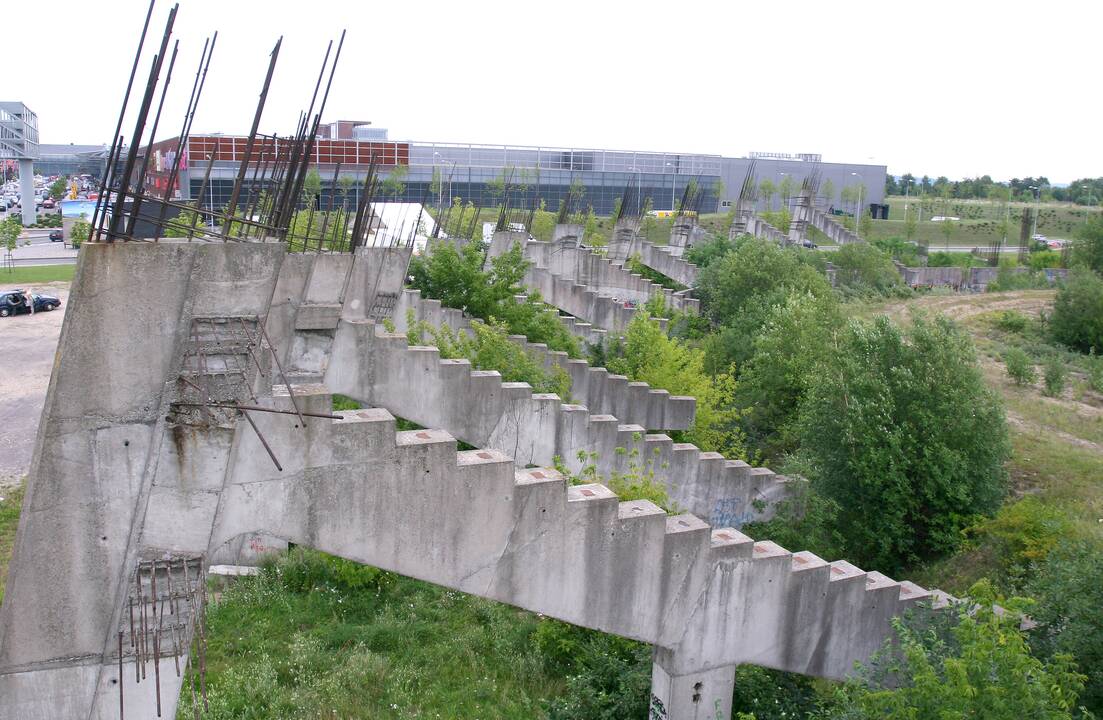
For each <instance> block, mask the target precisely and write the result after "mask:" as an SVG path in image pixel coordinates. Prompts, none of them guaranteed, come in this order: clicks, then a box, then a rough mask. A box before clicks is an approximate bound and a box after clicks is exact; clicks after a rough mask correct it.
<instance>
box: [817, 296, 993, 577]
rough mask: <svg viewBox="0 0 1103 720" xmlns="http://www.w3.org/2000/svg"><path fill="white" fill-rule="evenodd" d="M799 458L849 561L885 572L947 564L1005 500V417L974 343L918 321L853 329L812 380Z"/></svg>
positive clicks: (938, 323) (940, 324)
mask: <svg viewBox="0 0 1103 720" xmlns="http://www.w3.org/2000/svg"><path fill="white" fill-rule="evenodd" d="M813 374H814V377H813V379H812V381H811V384H810V388H809V390H808V393H807V395H806V396H805V399H804V402H803V403H802V407H801V418H800V440H801V448H802V451H803V452H804V453H805V454H806V456H807V457H808V461H809V464H810V466H811V467H812V468H813V469H814V475H813V477H812V478H811V480H812V482H813V485H814V488H815V490H816V492H819V493H822V494H823V495H825V496H826V497H828V498H830V499H832V500H834V501H835V502H836V503H837V504H838V507H839V521H838V525H839V530H840V532H841V533H842V536H843V538H844V548H843V549H844V550H845V554H846V555H847V557H850V558H851V559H853V560H856V561H857V562H858V563H859V564H861V563H867V564H869V565H870V566H872V567H877V568H880V569H882V570H885V571H888V572H891V571H894V570H897V569H899V568H900V567H901V566H903V565H905V564H909V563H912V562H914V561H916V560H920V559H925V558H930V557H934V556H938V555H942V554H945V553H948V552H950V551H952V550H954V549H955V548H956V547H957V546H958V545H959V544H960V542H961V533H962V530H963V529H964V528H965V527H967V526H968V525H969V524H970V522H971V518H972V517H974V516H976V515H978V514H987V513H991V512H993V511H994V510H995V509H996V508H997V507H998V506H999V503H1000V500H1001V499H1002V498H1003V494H1004V489H1005V487H1004V484H1005V480H1006V471H1005V469H1004V467H1003V463H1004V461H1005V460H1006V459H1007V457H1008V455H1009V452H1010V450H1009V442H1008V436H1007V427H1006V424H1005V421H1004V414H1003V408H1002V406H1001V405H1000V403H999V400H998V399H997V398H996V396H995V395H994V393H993V392H992V391H991V390H989V389H988V387H987V386H986V385H985V383H984V380H983V378H982V376H981V371H980V368H979V366H978V364H977V360H976V353H975V350H974V349H973V345H972V343H971V342H970V340H969V336H968V335H967V334H966V333H964V332H963V331H961V330H960V329H959V328H958V327H957V326H956V325H954V323H953V322H952V321H950V320H949V319H947V318H945V317H943V316H938V317H936V318H934V319H927V318H925V317H924V316H923V315H921V314H914V315H913V316H912V322H911V325H910V327H909V328H908V329H907V332H906V334H905V332H903V331H901V330H900V329H899V328H898V327H897V326H896V325H895V324H893V322H892V321H891V320H889V319H888V318H886V317H880V318H878V319H876V320H874V321H872V322H861V321H853V322H852V323H851V324H850V326H849V327H848V328H847V329H846V330H845V331H844V332H842V333H841V334H840V338H839V340H838V351H837V352H835V353H832V354H831V355H830V356H829V357H827V358H826V359H825V361H824V362H823V363H821V364H819V365H818V366H817V367H816V369H815V370H814V371H813Z"/></svg>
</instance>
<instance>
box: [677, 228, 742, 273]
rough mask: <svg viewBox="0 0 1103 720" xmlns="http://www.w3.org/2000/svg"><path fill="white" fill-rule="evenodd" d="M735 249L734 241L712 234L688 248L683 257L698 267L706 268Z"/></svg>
mask: <svg viewBox="0 0 1103 720" xmlns="http://www.w3.org/2000/svg"><path fill="white" fill-rule="evenodd" d="M734 249H735V243H733V242H732V241H731V240H729V239H728V238H726V237H724V236H723V235H713V236H712V237H711V238H709V239H708V240H706V241H705V242H703V243H700V244H697V245H694V246H693V247H691V248H688V249H687V250H686V252H685V256H684V257H685V259H686V261H687V262H691V263H693V264H694V265H696V266H697V267H699V268H706V267H708V266H709V265H712V264H713V263H714V262H716V261H717V260H719V259H720V258H722V257H724V256H725V255H727V254H728V253H730V252H731V251H732V250H734Z"/></svg>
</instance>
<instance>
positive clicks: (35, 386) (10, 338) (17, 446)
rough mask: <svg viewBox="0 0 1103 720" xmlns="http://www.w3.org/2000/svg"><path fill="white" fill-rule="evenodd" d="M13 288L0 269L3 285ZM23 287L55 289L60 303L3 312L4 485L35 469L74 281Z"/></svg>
mask: <svg viewBox="0 0 1103 720" xmlns="http://www.w3.org/2000/svg"><path fill="white" fill-rule="evenodd" d="M12 289H14V287H13V286H12V285H10V284H6V283H4V282H3V276H2V274H0V290H12ZM22 289H24V290H30V291H32V292H40V293H44V294H46V295H56V296H57V297H59V298H61V307H60V308H58V309H57V310H54V311H52V312H41V313H35V314H34V315H16V316H15V317H8V318H0V354H2V356H3V357H4V360H5V363H4V368H3V371H0V487H3V486H4V485H11V484H15V483H17V482H19V481H20V480H21V479H22V478H23V476H24V475H26V474H27V470H28V469H30V466H31V455H32V454H33V453H34V438H35V434H36V433H37V432H38V421H39V419H40V417H41V415H42V405H43V403H44V402H45V401H46V388H47V386H48V385H49V384H50V371H51V370H52V368H53V364H54V351H55V350H56V348H57V339H58V335H59V334H60V332H61V321H62V319H63V318H64V317H65V309H66V307H67V306H68V304H69V283H48V284H45V285H32V286H29V287H23V288H22Z"/></svg>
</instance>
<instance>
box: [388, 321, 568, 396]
mask: <svg viewBox="0 0 1103 720" xmlns="http://www.w3.org/2000/svg"><path fill="white" fill-rule="evenodd" d="M406 323H407V328H408V329H407V331H406V339H407V341H409V343H410V344H411V345H424V344H426V343H427V342H428V340H427V338H431V339H432V343H433V344H434V345H436V347H437V349H438V350H439V351H440V356H441V357H442V358H450V359H457V358H466V359H467V360H470V361H471V367H472V368H473V369H475V370H497V371H498V372H499V374H501V376H502V380H503V381H504V382H526V383H528V384H529V385H531V386H532V390H533V392H537V393H554V394H556V395H558V396H559V397H560V398H561V399H562V400H563V401H564V402H570V397H571V376H570V375H568V374H567V371H566V370H564V369H563V368H561V367H559V366H558V365H556V366H555V367H554V368H552V369H550V370H548V369H546V368H545V367H544V364H543V362H542V361H540V360H538V359H537V358H536V357H534V356H533V355H531V354H529V352H528V351H527V350H525V348H523V347H521V346H520V345H518V344H517V343H515V342H513V341H512V340H510V339H509V332H508V331H507V330H506V327H505V325H504V324H503V323H500V322H494V321H492V322H490V323H483V322H479V321H478V320H476V321H473V322H472V323H471V330H472V332H471V333H470V334H468V333H466V332H457V331H455V330H453V329H452V328H451V327H450V326H448V325H442V326H441V327H439V328H435V327H432V326H431V325H429V324H428V323H425V322H417V321H415V320H414V319H413V311H412V310H411V311H410V312H409V313H408V315H407V318H406Z"/></svg>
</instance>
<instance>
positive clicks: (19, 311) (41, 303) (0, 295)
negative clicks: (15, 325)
mask: <svg viewBox="0 0 1103 720" xmlns="http://www.w3.org/2000/svg"><path fill="white" fill-rule="evenodd" d="M31 299H32V300H33V302H34V311H35V312H47V311H49V310H54V309H56V308H59V307H61V300H60V299H59V298H56V297H54V296H53V295H31ZM30 311H31V307H30V303H28V302H27V294H26V293H24V292H23V291H22V290H8V291H6V292H0V317H8V316H9V315H23V314H25V313H29V312H30Z"/></svg>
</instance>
